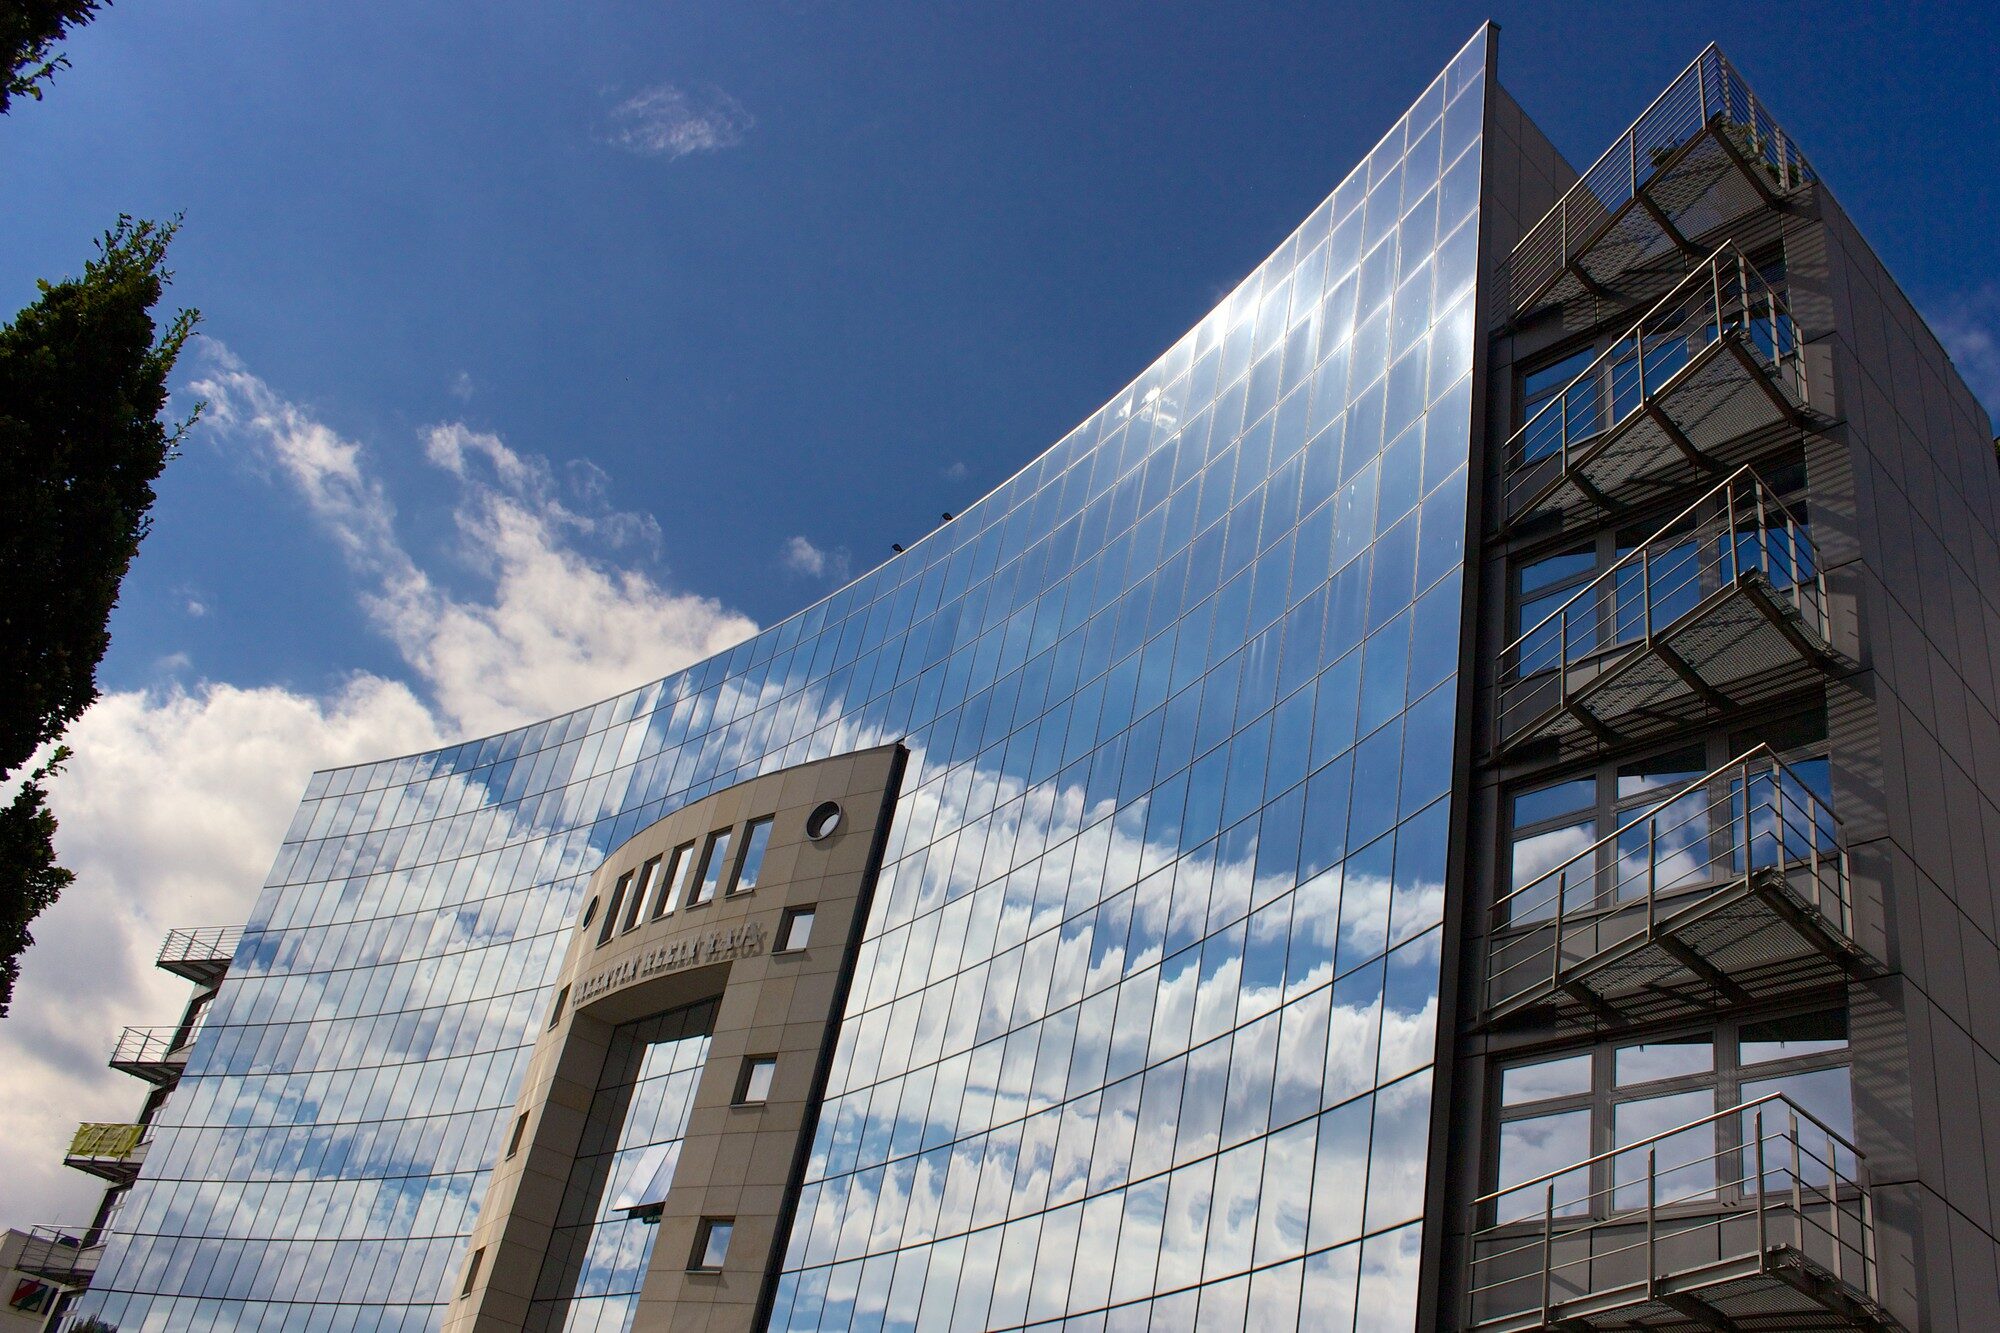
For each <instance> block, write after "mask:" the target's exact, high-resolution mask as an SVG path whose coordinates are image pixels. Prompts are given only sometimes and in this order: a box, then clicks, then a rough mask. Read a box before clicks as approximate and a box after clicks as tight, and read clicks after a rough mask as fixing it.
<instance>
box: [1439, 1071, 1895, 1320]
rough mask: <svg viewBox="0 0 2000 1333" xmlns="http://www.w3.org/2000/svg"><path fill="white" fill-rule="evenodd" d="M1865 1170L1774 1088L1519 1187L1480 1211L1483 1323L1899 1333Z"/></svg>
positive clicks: (1476, 1288) (1490, 1198)
mask: <svg viewBox="0 0 2000 1333" xmlns="http://www.w3.org/2000/svg"><path fill="white" fill-rule="evenodd" d="M1866 1166H1867V1164H1866V1161H1865V1159H1864V1158H1863V1156H1862V1154H1861V1152H1860V1151H1859V1150H1858V1149H1857V1148H1855V1146H1854V1145H1853V1144H1852V1143H1851V1142H1849V1141H1848V1139H1847V1138H1846V1136H1845V1135H1843V1134H1841V1133H1839V1132H1837V1131H1836V1130H1834V1129H1833V1128H1831V1127H1830V1126H1828V1125H1827V1123H1826V1122H1825V1121H1824V1120H1821V1119H1820V1118H1819V1117H1817V1116H1815V1115H1814V1114H1813V1113H1812V1112H1810V1111H1808V1110H1807V1109H1805V1108H1804V1107H1802V1106H1800V1105H1799V1104H1798V1103H1797V1102H1795V1101H1793V1100H1792V1099H1791V1098H1789V1097H1787V1096H1785V1095H1784V1094H1783V1093H1772V1094H1770V1095H1768V1096H1765V1097H1761V1098H1758V1099H1757V1100H1755V1101H1752V1102H1750V1103H1748V1104H1746V1105H1743V1106H1740V1107H1732V1108H1730V1109H1728V1110H1725V1111H1718V1112H1716V1113H1715V1114H1714V1115H1711V1116H1707V1117H1704V1118H1702V1119H1700V1120H1695V1121H1692V1122H1690V1123H1688V1124H1684V1125H1680V1126H1677V1127H1675V1128H1673V1129H1669V1130H1667V1131H1665V1132H1663V1133H1660V1134H1656V1135H1654V1136H1652V1137H1651V1138H1647V1139H1641V1140H1639V1141H1637V1142H1634V1143H1630V1144H1624V1145H1621V1146H1619V1147H1617V1148H1614V1149H1612V1150H1610V1151H1609V1152H1603V1153H1599V1154H1597V1155H1596V1156H1594V1157H1589V1158H1586V1159H1584V1160H1583V1161H1580V1162H1571V1163H1568V1164H1565V1165H1563V1166H1561V1167H1558V1168H1557V1169H1556V1170H1553V1171H1550V1172H1547V1173H1545V1174H1543V1175H1539V1176H1536V1177H1534V1178H1533V1179H1531V1180H1524V1181H1520V1182H1517V1183H1513V1184H1508V1185H1505V1186H1503V1187H1502V1188H1500V1189H1498V1190H1495V1191H1494V1192H1492V1193H1490V1194H1487V1195H1484V1196H1482V1197H1481V1198H1480V1199H1479V1200H1478V1201H1477V1202H1476V1203H1475V1205H1474V1207H1475V1209H1476V1212H1475V1214H1474V1228H1475V1229H1474V1231H1473V1233H1472V1251H1473V1254H1472V1281H1471V1284H1470V1305H1471V1309H1470V1311H1469V1319H1468V1323H1469V1326H1470V1327H1471V1328H1473V1329H1477V1330H1481V1333H1514V1331H1516V1330H1529V1329H1538V1330H1539V1329H1558V1328H1560V1329H1570V1328H1576V1329H1585V1328H1588V1329H1609V1328H1629V1329H1645V1328H1664V1327H1687V1326H1695V1327H1700V1326H1706V1327H1712V1328H1736V1327H1760V1328H1761V1327H1774V1328H1777V1327H1782V1328H1808V1327H1810V1328H1823V1329H1845V1328H1855V1329H1889V1328H1894V1327H1896V1325H1895V1322H1894V1320H1893V1319H1891V1317H1890V1316H1889V1315H1888V1314H1887V1313H1886V1312H1885V1311H1884V1310H1883V1309H1882V1307H1881V1306H1880V1305H1879V1304H1878V1303H1877V1302H1878V1295H1879V1279H1878V1274H1877V1269H1876V1259H1875V1213H1874V1202H1873V1199H1872V1197H1871V1195H1870V1192H1869V1188H1868V1182H1867V1175H1866ZM1757 1315H1762V1316H1764V1317H1765V1318H1767V1319H1769V1320H1771V1321H1772V1322H1770V1323H1768V1324H1767V1323H1764V1322H1758V1323H1754V1324H1748V1325H1745V1324H1739V1323H1737V1322H1734V1321H1736V1320H1740V1319H1742V1318H1744V1317H1745V1316H1757ZM1690 1320H1691V1321H1693V1322H1692V1323H1691V1324H1690V1323H1689V1322H1688V1321H1690Z"/></svg>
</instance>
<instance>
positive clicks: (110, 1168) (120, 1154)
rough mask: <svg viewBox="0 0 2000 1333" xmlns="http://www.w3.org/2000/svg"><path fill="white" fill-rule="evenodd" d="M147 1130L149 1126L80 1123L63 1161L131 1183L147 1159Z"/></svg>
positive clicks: (106, 1178) (93, 1172) (91, 1172)
mask: <svg viewBox="0 0 2000 1333" xmlns="http://www.w3.org/2000/svg"><path fill="white" fill-rule="evenodd" d="M146 1130H147V1127H146V1126H145V1125H117V1124H102V1123H96V1122H91V1123H86V1124H81V1125H78V1126H77V1127H76V1134H75V1135H74V1136H73V1137H72V1138H71V1139H70V1144H69V1153H68V1155H66V1156H65V1157H64V1158H63V1163H64V1164H65V1165H67V1166H72V1167H75V1168H76V1169H77V1170H79V1171H87V1172H89V1173H90V1174H91V1175H93V1176H99V1177H102V1178H103V1179H105V1180H111V1181H118V1182H121V1183H129V1182H130V1181H132V1180H133V1179H135V1178H136V1177H137V1176H138V1174H139V1167H140V1165H141V1164H143V1163H144V1162H145V1160H146V1145H147V1143H148V1141H149V1140H148V1139H147V1137H146Z"/></svg>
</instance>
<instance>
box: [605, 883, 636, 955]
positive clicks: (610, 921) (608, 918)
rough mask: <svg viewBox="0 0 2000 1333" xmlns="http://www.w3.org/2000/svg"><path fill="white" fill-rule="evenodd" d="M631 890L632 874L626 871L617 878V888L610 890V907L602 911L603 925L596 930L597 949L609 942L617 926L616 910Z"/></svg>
mask: <svg viewBox="0 0 2000 1333" xmlns="http://www.w3.org/2000/svg"><path fill="white" fill-rule="evenodd" d="M631 889H632V872H631V871H629V870H628V871H626V872H625V873H624V874H622V875H620V876H619V877H618V887H616V888H614V889H613V890H611V905H610V906H609V907H607V908H605V909H604V924H603V925H602V926H599V927H598V929H597V947H598V948H600V949H601V948H603V947H604V946H605V945H606V944H608V943H609V942H610V940H611V932H612V930H613V929H615V928H616V927H617V925H618V909H619V907H620V906H622V905H623V904H624V902H625V895H626V894H627V893H629V892H631Z"/></svg>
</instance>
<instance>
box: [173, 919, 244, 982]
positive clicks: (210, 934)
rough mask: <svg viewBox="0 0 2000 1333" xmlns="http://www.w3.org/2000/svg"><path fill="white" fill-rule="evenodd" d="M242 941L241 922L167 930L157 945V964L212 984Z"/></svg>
mask: <svg viewBox="0 0 2000 1333" xmlns="http://www.w3.org/2000/svg"><path fill="white" fill-rule="evenodd" d="M242 941H243V927H241V926H198V927H194V928H192V929H184V930H170V931H168V932H167V938H166V942H165V943H164V944H162V945H161V946H160V956H159V958H158V960H157V965H158V966H159V967H161V968H164V969H165V970H167V971H169V972H172V973H173V974H174V975H176V976H181V977H186V978H187V979H188V980H189V981H192V982H195V983H196V984H198V985H204V986H212V985H214V984H215V983H216V982H217V981H218V980H220V979H221V977H222V974H223V973H225V972H227V971H228V970H229V963H230V960H231V959H233V958H234V957H235V956H236V946H237V945H238V944H240V943H242Z"/></svg>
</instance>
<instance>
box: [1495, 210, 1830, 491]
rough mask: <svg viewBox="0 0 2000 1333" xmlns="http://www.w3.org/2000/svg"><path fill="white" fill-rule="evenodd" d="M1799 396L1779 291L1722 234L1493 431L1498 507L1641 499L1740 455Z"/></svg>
mask: <svg viewBox="0 0 2000 1333" xmlns="http://www.w3.org/2000/svg"><path fill="white" fill-rule="evenodd" d="M1804 402H1805V373H1804V361H1803V358H1802V356H1801V353H1800V349H1799V334H1798V327H1797V326H1796V325H1795V324H1794V323H1793V322H1792V315H1791V310H1790V308H1789V307H1788V306H1787V304H1786V302H1785V298H1784V296H1783V294H1782V293H1780V292H1778V291H1777V290H1776V289H1775V288H1773V287H1772V286H1771V284H1770V283H1769V282H1767V281H1765V279H1764V278H1763V276H1762V275H1761V274H1759V273H1758V271H1757V270H1756V269H1755V268H1753V267H1752V266H1751V265H1750V263H1749V262H1748V261H1747V260H1745V259H1744V258H1743V256H1742V255H1741V254H1740V253H1738V252H1737V251H1736V250H1735V248H1734V247H1724V248H1723V249H1721V250H1718V251H1717V252H1716V253H1715V254H1713V255H1711V256H1710V257H1709V260H1708V262H1707V263H1706V264H1703V265H1702V266H1701V267H1700V268H1698V269H1696V270H1694V271H1693V272H1691V273H1690V274H1688V275H1687V277H1685V278H1683V279H1682V280H1681V281H1680V282H1679V283H1678V284H1676V285H1675V287H1674V288H1673V290H1672V291H1670V292H1668V293H1667V294H1666V296H1664V297H1662V298H1661V299H1660V301H1659V303H1658V304H1657V305H1655V306H1654V307H1653V308H1652V309H1651V310H1649V311H1647V312H1646V314H1645V315H1644V317H1642V318H1641V319H1640V320H1639V321H1638V322H1637V323H1635V324H1634V325H1633V326H1632V327H1631V328H1630V329H1628V330H1627V331H1626V332H1625V334H1624V335H1623V336H1622V337H1620V338H1619V339H1618V340H1617V341H1616V342H1614V343H1612V344H1611V346H1610V347H1608V348H1606V349H1605V350H1604V351H1603V352H1602V353H1601V354H1600V355H1599V356H1598V357H1597V358H1596V360H1594V361H1592V362H1591V363H1590V365H1589V366H1588V367H1587V368H1586V369H1585V370H1584V371H1583V372H1582V373H1581V374H1580V375H1578V376H1577V377H1576V378H1575V379H1574V380H1571V381H1570V383H1569V384H1568V386H1567V387H1565V388H1564V389H1563V390H1562V392H1560V393H1559V394H1557V395H1556V396H1555V397H1554V398H1552V399H1550V400H1549V401H1548V402H1547V403H1545V404H1543V405H1542V406H1541V407H1540V408H1539V409H1538V410H1537V411H1536V412H1535V414H1534V415H1533V416H1532V417H1530V418H1529V419H1528V422H1527V424H1525V425H1524V426H1522V427H1521V429H1520V430H1518V431H1516V432H1515V433H1514V436H1513V438H1512V439H1510V440H1508V441H1507V445H1506V449H1505V453H1504V458H1505V460H1506V467H1507V480H1506V486H1505V491H1506V517H1507V520H1508V521H1509V522H1510V523H1513V522H1518V521H1521V520H1523V519H1526V518H1532V517H1539V516H1542V515H1545V514H1551V513H1553V514H1560V515H1564V516H1567V515H1570V514H1573V513H1576V512H1583V513H1603V512H1605V511H1610V510H1615V509H1618V508H1620V507H1624V506H1627V505H1631V504H1643V503H1645V502H1646V501H1648V500H1650V499H1652V498H1654V497H1656V496H1658V495H1661V494H1663V493H1664V492H1666V491H1668V490H1671V489H1675V488H1678V487H1681V486H1685V485H1686V484H1688V483H1689V482H1690V481H1693V480H1695V479H1697V478H1699V477H1700V476H1702V475H1703V474H1704V473H1707V474H1711V475H1713V474H1716V473H1719V472H1721V471H1722V469H1723V467H1724V466H1726V465H1727V464H1729V463H1734V462H1741V461H1743V459H1744V458H1745V457H1747V456H1748V455H1749V454H1750V453H1753V452H1755V451H1756V450H1758V449H1759V448H1761V447H1763V446H1765V445H1767V444H1768V443H1770V441H1771V436H1772V432H1773V428H1775V427H1781V426H1783V425H1784V424H1786V423H1791V422H1797V421H1799V420H1801V408H1802V405H1803V404H1804Z"/></svg>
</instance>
